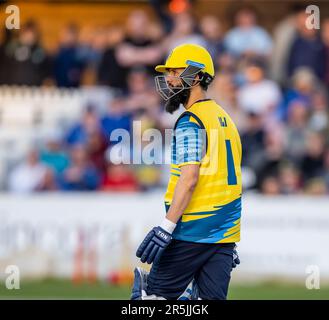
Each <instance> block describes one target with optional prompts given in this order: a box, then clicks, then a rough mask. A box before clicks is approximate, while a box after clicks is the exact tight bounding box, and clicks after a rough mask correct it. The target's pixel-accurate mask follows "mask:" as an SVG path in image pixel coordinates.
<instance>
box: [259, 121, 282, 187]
mask: <svg viewBox="0 0 329 320" xmlns="http://www.w3.org/2000/svg"><path fill="white" fill-rule="evenodd" d="M283 139H284V136H283V134H282V128H281V127H280V126H277V127H273V128H271V129H268V130H267V131H266V133H265V136H264V145H265V150H264V153H263V154H262V157H263V159H262V161H261V162H260V165H259V166H258V167H257V170H256V173H257V186H258V187H261V188H262V187H263V183H264V180H266V179H267V178H268V177H269V176H275V177H277V176H278V173H279V169H280V166H281V164H282V161H283V159H284V143H283V141H284V140H283Z"/></svg>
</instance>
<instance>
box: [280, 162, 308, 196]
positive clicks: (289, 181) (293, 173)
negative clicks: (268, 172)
mask: <svg viewBox="0 0 329 320" xmlns="http://www.w3.org/2000/svg"><path fill="white" fill-rule="evenodd" d="M279 183H280V193H282V194H286V195H289V194H297V193H299V192H300V189H301V186H302V184H301V176H300V172H299V171H298V169H297V168H296V167H295V166H293V165H292V164H290V163H286V164H283V165H282V166H281V167H280V169H279Z"/></svg>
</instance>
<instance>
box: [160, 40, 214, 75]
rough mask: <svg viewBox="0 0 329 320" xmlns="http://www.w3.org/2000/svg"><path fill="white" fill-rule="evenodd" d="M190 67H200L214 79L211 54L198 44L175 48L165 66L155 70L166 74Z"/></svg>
mask: <svg viewBox="0 0 329 320" xmlns="http://www.w3.org/2000/svg"><path fill="white" fill-rule="evenodd" d="M189 65H193V66H197V67H200V69H201V71H202V72H204V73H207V74H208V75H210V76H211V77H214V75H215V70H214V64H213V61H212V58H211V56H210V54H209V52H208V51H207V50H206V49H205V48H204V47H202V46H199V45H197V44H189V43H188V44H182V45H180V46H177V47H176V48H174V49H173V50H172V51H171V53H170V54H169V56H168V58H167V60H166V63H165V64H164V65H158V66H156V67H155V70H156V71H158V72H166V71H167V69H171V68H172V69H174V68H187V67H188V66H189Z"/></svg>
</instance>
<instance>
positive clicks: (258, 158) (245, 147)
mask: <svg viewBox="0 0 329 320" xmlns="http://www.w3.org/2000/svg"><path fill="white" fill-rule="evenodd" d="M263 127H264V125H263V120H262V117H261V116H260V115H259V114H256V113H249V114H248V115H247V118H246V131H245V132H244V133H243V134H242V135H241V141H242V154H243V158H242V165H243V166H247V167H250V168H252V169H253V170H254V171H256V170H257V168H259V167H260V165H261V164H262V162H263V156H264V155H263V153H264V147H265V145H264V136H265V131H264V128H263Z"/></svg>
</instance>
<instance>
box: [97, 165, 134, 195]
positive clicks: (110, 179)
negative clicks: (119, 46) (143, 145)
mask: <svg viewBox="0 0 329 320" xmlns="http://www.w3.org/2000/svg"><path fill="white" fill-rule="evenodd" d="M101 189H102V190H104V191H117V192H125V191H138V189H139V187H138V182H137V179H136V177H135V174H134V172H133V171H132V170H131V168H130V167H129V166H128V165H125V164H108V165H107V169H106V173H105V177H104V180H103V182H102V185H101Z"/></svg>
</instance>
